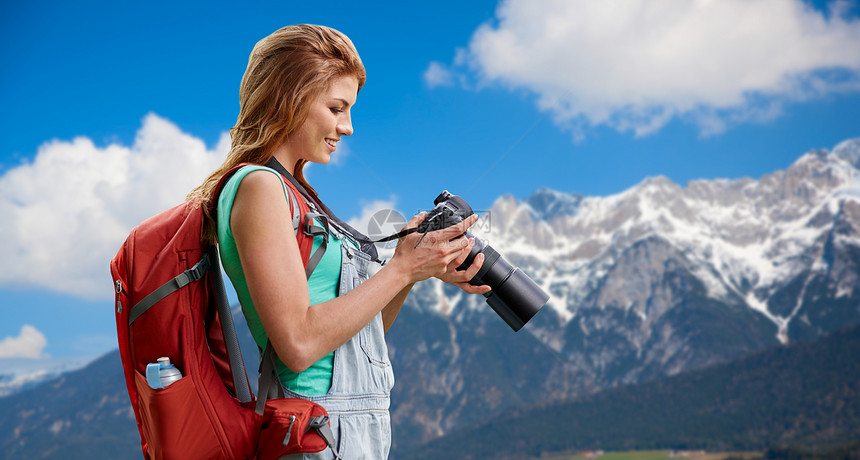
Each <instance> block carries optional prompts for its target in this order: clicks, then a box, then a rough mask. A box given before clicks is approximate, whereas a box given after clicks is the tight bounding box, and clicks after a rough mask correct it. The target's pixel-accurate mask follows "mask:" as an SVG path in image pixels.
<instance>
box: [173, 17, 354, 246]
mask: <svg viewBox="0 0 860 460" xmlns="http://www.w3.org/2000/svg"><path fill="white" fill-rule="evenodd" d="M343 76H353V77H355V78H356V79H357V80H358V89H359V90H360V89H361V87H362V86H364V82H365V80H366V73H365V70H364V65H363V64H362V63H361V58H359V56H358V51H356V49H355V46H354V45H353V44H352V41H350V39H349V38H348V37H347V36H346V35H344V34H343V33H341V32H339V31H337V30H334V29H332V28H329V27H324V26H317V25H311V24H298V25H293V26H287V27H284V28H282V29H279V30H277V31H275V32H274V33H273V34H271V35H269V36H268V37H266V38H264V39H262V40H260V41H259V42H257V44H256V45H255V46H254V50H253V51H251V56H250V58H249V59H248V68H247V69H245V75H244V76H243V77H242V84H241V86H240V88H239V105H240V108H239V117H238V119H237V120H236V125H235V126H233V128H231V129H230V138H231V141H232V142H231V146H230V153H229V154H228V155H227V159H226V160H225V161H224V163H223V164H222V165H221V166H220V167H219V168H218V169H216V170H215V171H213V172H212V174H210V175H209V177H208V178H206V180H205V181H204V182H203V184H201V185H200V186H198V187H197V188H195V189H194V190H192V191H191V193H190V194H188V197H187V199H186V201H188V202H191V203H193V204H195V205H199V206H203V213H204V216H205V219H204V222H203V232H202V235H201V239H202V241H204V242H211V241H214V240H215V232H216V226H217V224H216V222H215V220H214V218H213V216H212V215H210V212H209V206H210V202H211V200H212V195H213V193H214V191H215V187H216V186H217V184H218V181H219V180H220V179H221V177H222V176H224V174H225V173H226V172H227V171H229V170H230V169H231V168H233V167H234V166H236V165H238V164H241V163H254V164H261V165H262V164H266V163H267V162H268V161H269V160H270V159H271V158H272V155H273V152H274V150H275V149H276V148H277V147H278V146H280V145H281V144H282V143H283V142H284V141H285V140H287V139H289V138H290V136H292V135H293V134H294V133H295V132H296V131H297V130H298V129H299V128H300V127H301V126H302V124H303V123H304V122H305V120H306V119H307V116H308V112H309V109H310V106H311V103H313V102H314V101H315V100H316V99H317V97H319V95H320V93H322V92H323V91H324V90H326V89H327V88H328V87H329V85H330V84H331V83H332V81H333V80H334V79H336V78H339V77H343ZM305 163H306V161H305V160H299V161H298V162H297V163H296V164H295V165H294V166H295V168H294V172H293V176H294V177H295V178H296V179H297V180H299V182H301V183H302V185H304V186H305V187H306V188H307V189H308V190H310V191H311V193H316V192H315V191H314V190H313V188H311V187H310V185H309V184H308V183H307V181H306V180H305V178H304V175H303V174H302V169H303V168H304V165H305ZM285 166H286V167H288V168H289V166H290V165H285Z"/></svg>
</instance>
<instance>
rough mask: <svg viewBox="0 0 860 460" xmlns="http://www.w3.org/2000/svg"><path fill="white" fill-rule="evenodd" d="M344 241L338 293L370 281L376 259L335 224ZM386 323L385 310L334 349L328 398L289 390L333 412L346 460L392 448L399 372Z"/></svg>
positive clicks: (321, 455)
mask: <svg viewBox="0 0 860 460" xmlns="http://www.w3.org/2000/svg"><path fill="white" fill-rule="evenodd" d="M330 229H331V231H332V232H334V234H335V236H337V237H338V238H340V239H341V241H342V242H343V244H341V255H342V259H343V260H342V261H341V270H340V285H339V286H338V296H341V295H343V294H345V293H347V292H349V291H351V290H352V289H354V288H355V287H356V286H358V285H359V284H361V283H362V282H364V281H365V280H367V278H368V268H369V265H370V264H371V263H372V262H371V257H370V256H369V255H367V254H365V253H363V252H361V251H360V250H358V249H356V248H355V246H358V244H356V245H355V246H353V245H352V244H350V243H349V242H347V239H348V240H350V241H352V242H354V239H353V238H352V236H351V235H349V234H345V233H344V232H342V231H340V230H339V229H338V228H337V227H336V226H334V225H332V226H330ZM384 332H385V331H384V329H383V327H382V313H378V314H377V315H376V316H375V317H374V318H373V320H371V321H370V323H369V324H367V325H366V326H365V327H364V328H362V329H361V331H359V333H358V334H356V335H355V336H354V337H352V338H351V339H349V341H347V342H346V343H345V344H343V345H341V346H340V347H338V348H337V349H336V350H335V351H334V362H333V364H332V366H333V368H332V378H331V389H330V390H329V392H328V394H326V395H324V396H305V395H300V394H298V393H295V392H293V391H290V390H288V389H286V388H285V389H284V392H285V393H286V397H288V398H303V399H308V400H311V401H314V402H317V403H319V404H321V405H322V406H323V407H325V408H326V410H327V411H328V413H329V416H330V423H331V429H332V432H333V433H334V435H335V439H336V443H337V451H338V453H339V454H340V457H341V458H342V459H344V460H352V459H373V460H378V459H384V458H387V457H388V451H389V448H390V447H391V419H390V416H389V413H388V407H389V404H390V399H389V394H390V393H391V388H392V387H393V386H394V372H393V371H392V369H391V361H389V359H388V347H387V346H386V345H385V334H384ZM282 458H285V459H292V460H295V459H314V460H317V459H320V460H321V459H333V458H334V454H333V453H332V451H331V449H325V450H323V451H322V452H318V453H315V454H296V455H290V456H286V457H282Z"/></svg>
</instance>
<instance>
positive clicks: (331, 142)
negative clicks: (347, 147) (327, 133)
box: [325, 139, 337, 148]
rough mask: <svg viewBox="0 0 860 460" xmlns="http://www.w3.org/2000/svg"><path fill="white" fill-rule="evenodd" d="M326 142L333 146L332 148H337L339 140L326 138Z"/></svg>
mask: <svg viewBox="0 0 860 460" xmlns="http://www.w3.org/2000/svg"><path fill="white" fill-rule="evenodd" d="M325 143H326V144H328V145H329V146H331V147H332V148H337V141H336V140H334V139H326V140H325Z"/></svg>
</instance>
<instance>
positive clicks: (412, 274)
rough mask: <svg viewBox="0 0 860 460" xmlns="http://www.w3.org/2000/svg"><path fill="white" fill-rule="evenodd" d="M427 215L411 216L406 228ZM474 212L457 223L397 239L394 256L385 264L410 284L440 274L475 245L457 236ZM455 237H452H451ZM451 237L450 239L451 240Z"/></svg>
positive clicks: (470, 240)
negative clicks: (404, 276)
mask: <svg viewBox="0 0 860 460" xmlns="http://www.w3.org/2000/svg"><path fill="white" fill-rule="evenodd" d="M425 217H427V213H426V212H422V213H420V214H418V215H416V216H415V217H413V218H412V219H411V220H410V221H409V222H408V223H407V224H406V228H415V227H417V226H418V225H420V224H421V222H423V221H424V218H425ZM477 221H478V216H477V215H474V214H473V215H471V216H469V217H468V218H466V219H465V220H464V221H462V222H460V223H459V224H457V225H452V226H450V227H448V228H443V229H441V230H435V231H432V232H428V233H426V234H422V233H418V232H416V233H412V234H410V235H407V236H405V237H403V238H401V239H400V241H398V242H397V249H395V251H394V257H392V258H391V261H390V262H389V263H388V265H394V266H395V267H396V268H397V269H398V270H399V271H401V273H403V274H405V275H406V276H407V277H408V278H409V281H410V282H412V283H414V282H417V281H423V280H425V279H427V278H430V277H433V276H441V275H442V274H444V273H445V272H446V270H447V268H448V265H449V264H450V263H451V262H452V261H453V260H454V259H456V258H457V257H461V256H462V258H465V256H466V255H467V254H468V253H469V251H471V250H472V246H473V245H474V244H475V241H474V239H470V238H465V237H461V238H457V237H458V236H460V235H462V234H463V233H465V232H466V230H467V229H468V228H469V227H471V226H472V225H473V224H474V223H475V222H477ZM453 238H456V239H453ZM452 239H453V240H452Z"/></svg>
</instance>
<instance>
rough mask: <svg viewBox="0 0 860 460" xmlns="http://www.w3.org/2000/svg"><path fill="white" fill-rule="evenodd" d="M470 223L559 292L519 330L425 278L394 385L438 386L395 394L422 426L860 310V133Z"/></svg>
mask: <svg viewBox="0 0 860 460" xmlns="http://www.w3.org/2000/svg"><path fill="white" fill-rule="evenodd" d="M473 233H475V234H476V235H477V236H479V237H481V238H483V239H484V240H485V241H486V242H487V243H489V244H490V245H491V246H492V247H493V248H495V249H496V250H497V251H499V252H500V253H501V254H502V255H503V256H504V257H505V258H507V259H508V260H509V261H511V262H512V263H514V264H515V265H518V266H519V267H520V268H521V269H523V270H525V271H526V272H527V273H528V274H529V275H530V276H531V277H532V278H533V279H534V280H535V281H536V282H538V284H540V285H542V287H543V288H544V289H545V290H547V292H549V293H550V294H551V298H550V301H549V303H548V305H547V306H546V307H544V308H543V310H542V311H541V312H539V313H538V314H537V315H536V316H535V318H533V319H532V321H531V322H530V323H529V324H528V325H526V326H525V327H524V328H523V330H521V331H520V332H518V333H516V334H514V333H513V332H511V331H510V330H509V329H506V328H507V326H505V325H504V323H503V322H502V320H501V319H499V318H498V317H496V316H495V314H494V313H493V312H492V310H490V309H489V307H488V306H487V305H486V304H485V303H484V299H483V298H482V297H480V296H468V295H464V294H462V293H461V291H459V290H457V289H453V288H451V287H449V286H445V285H443V284H442V283H439V282H428V283H422V285H419V286H417V287H416V289H415V290H414V291H413V294H412V295H410V298H409V300H408V301H407V305H406V306H405V307H404V311H403V312H402V313H401V315H403V316H404V317H403V318H401V319H399V320H398V324H397V326H396V327H394V328H393V329H392V333H393V334H392V333H390V334H391V339H390V342H391V347H390V348H391V353H392V356H393V359H394V361H395V366H396V367H395V369H396V370H398V371H399V372H398V377H399V378H400V380H399V384H398V387H397V388H396V390H395V391H402V392H406V393H407V394H413V392H414V391H416V390H415V389H413V388H411V386H413V385H415V386H418V387H420V388H421V389H422V390H424V391H429V392H431V393H433V394H439V399H438V400H434V401H432V402H430V403H429V404H427V405H426V406H423V405H422V407H420V408H419V407H415V405H414V404H415V403H414V402H413V403H410V404H409V405H408V406H406V407H404V406H398V404H399V403H398V401H403V400H405V399H406V400H408V396H406V397H405V396H403V395H400V396H398V395H395V398H394V404H395V406H394V407H393V409H394V410H393V415H394V418H395V420H396V421H398V422H401V423H402V424H404V425H411V429H415V430H419V431H421V432H422V439H428V438H431V437H433V436H436V435H438V434H439V433H444V432H447V431H448V430H450V429H452V428H454V427H456V426H459V425H461V424H463V423H466V422H470V421H474V420H475V419H480V418H482V417H486V416H487V415H488V414H489V413H492V412H493V411H495V410H499V409H501V408H503V407H505V406H506V405H511V404H522V403H525V404H527V403H530V402H535V401H539V400H546V399H551V398H567V397H571V396H575V395H578V394H585V393H589V392H592V391H595V390H597V389H600V388H606V387H610V386H615V385H620V384H633V383H639V382H642V381H646V380H651V379H654V378H658V377H661V376H666V375H673V374H676V373H679V372H683V371H687V370H692V369H697V368H701V367H705V366H708V365H711V364H714V363H718V362H724V361H728V360H730V359H733V358H735V357H738V356H740V355H742V354H746V353H749V352H751V351H755V350H760V349H762V348H765V347H768V346H775V345H778V344H780V343H782V344H785V343H788V342H790V341H793V340H797V339H803V338H811V337H815V336H818V335H820V334H821V333H823V332H826V331H829V330H833V329H836V328H839V327H841V326H843V325H846V324H849V323H856V322H860V266H858V262H860V139H854V140H849V141H845V142H843V143H841V144H839V145H838V146H836V147H835V148H834V149H833V150H832V151H826V150H820V151H812V152H809V153H807V154H805V155H803V156H801V157H800V158H799V159H798V160H797V161H796V162H795V163H794V164H792V165H791V166H790V167H789V168H788V169H786V170H784V171H777V172H774V173H772V174H768V175H766V176H763V177H761V178H759V179H758V180H755V179H750V178H746V179H738V180H724V179H717V180H699V181H694V182H690V183H689V184H687V185H686V186H685V187H682V186H680V185H678V184H675V183H673V182H672V181H670V180H669V179H667V178H665V177H656V178H649V179H646V180H645V181H643V182H642V183H640V184H638V185H636V186H635V187H632V188H630V189H629V190H627V191H624V192H622V193H619V194H617V195H613V196H607V197H583V196H580V195H571V194H566V193H562V192H558V191H553V190H549V189H540V190H538V191H536V192H535V193H534V194H533V195H532V196H531V197H529V198H528V199H526V200H523V201H520V200H517V199H516V198H514V197H511V196H505V197H502V198H500V199H498V200H497V201H496V203H495V204H494V205H493V206H492V208H491V209H490V210H489V212H488V215H487V216H485V219H484V222H483V223H482V224H480V225H476V226H475V227H474V232H473ZM404 320H405V321H404ZM410 321H418V322H420V323H421V324H419V325H417V326H416V325H404V324H403V323H407V322H410ZM401 328H404V329H408V331H407V332H405V333H404V334H403V335H401V334H399V333H398V332H397V331H398V329H401ZM401 330H402V329H401ZM416 340H417V344H416ZM499 363H501V364H499ZM419 420H420V421H419ZM401 439H402V438H401Z"/></svg>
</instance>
